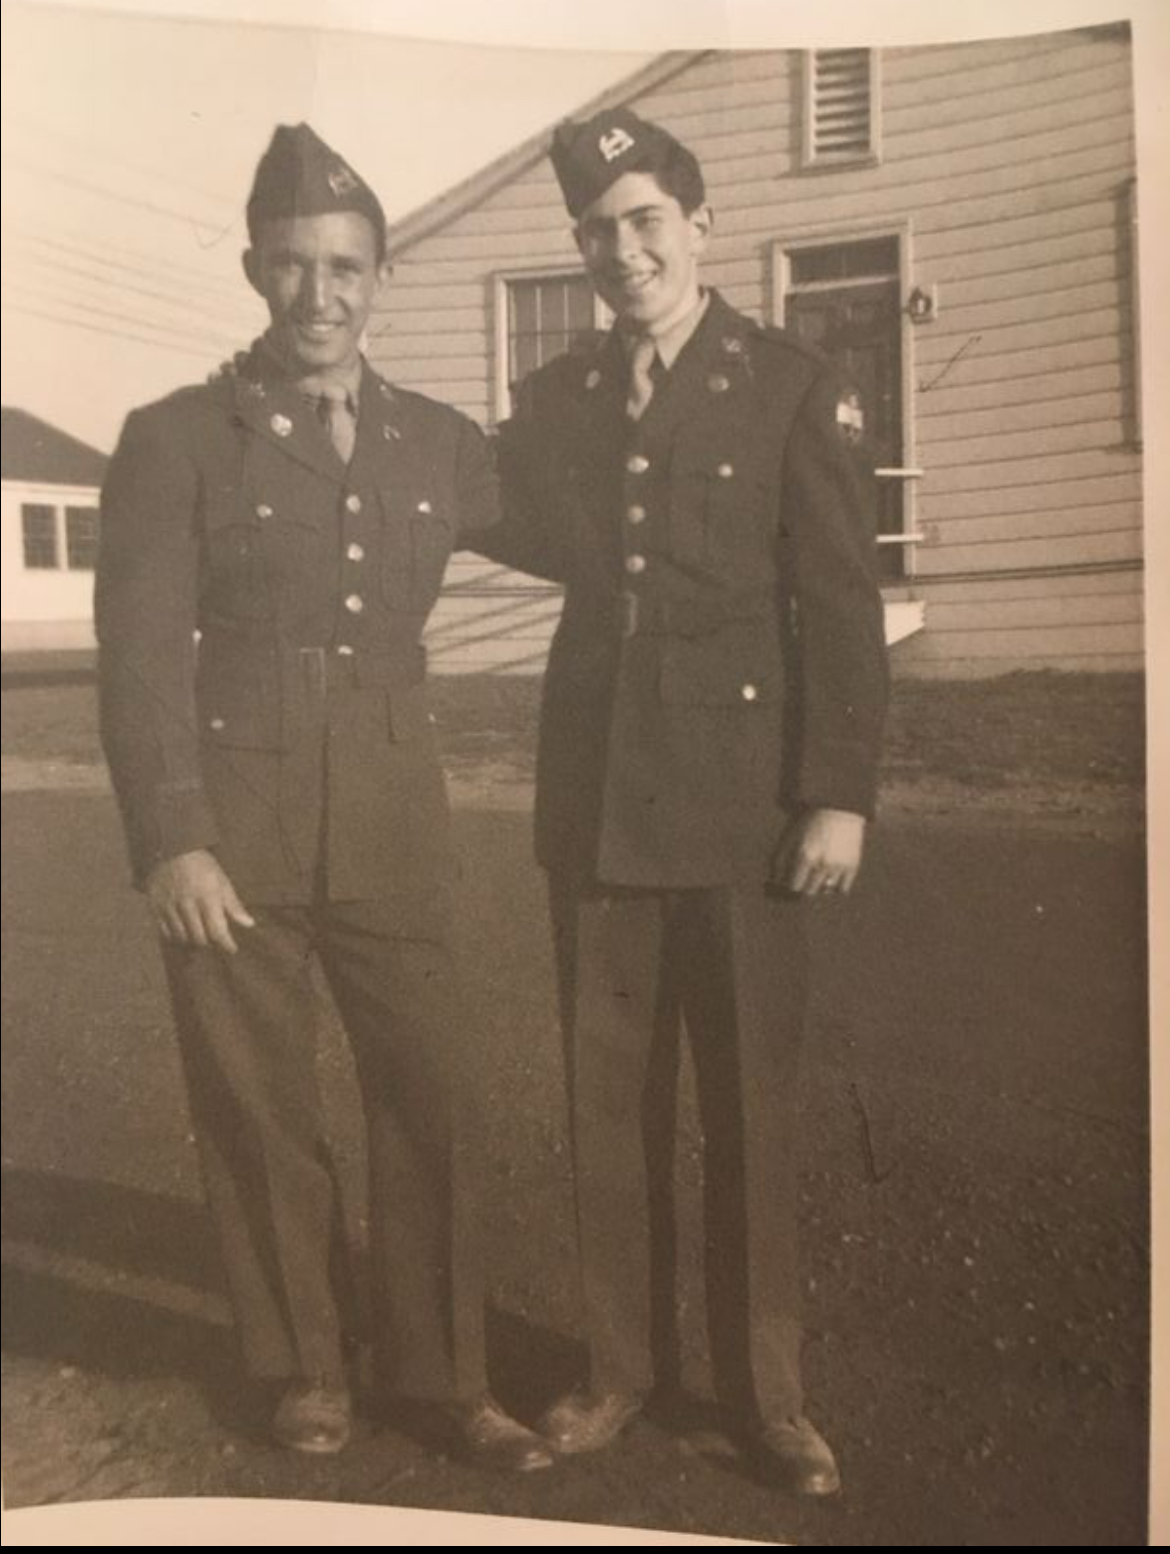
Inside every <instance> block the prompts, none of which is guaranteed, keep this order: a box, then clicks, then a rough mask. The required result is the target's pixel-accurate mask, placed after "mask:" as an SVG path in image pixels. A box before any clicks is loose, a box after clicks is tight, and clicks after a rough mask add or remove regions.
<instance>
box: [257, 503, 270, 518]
mask: <svg viewBox="0 0 1170 1554" xmlns="http://www.w3.org/2000/svg"><path fill="white" fill-rule="evenodd" d="M256 516H257V518H271V517H272V509H271V507H269V505H268V503H267V502H258V503H257V504H256Z"/></svg>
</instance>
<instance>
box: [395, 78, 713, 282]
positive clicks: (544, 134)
mask: <svg viewBox="0 0 1170 1554" xmlns="http://www.w3.org/2000/svg"><path fill="white" fill-rule="evenodd" d="M714 52H715V50H713V49H690V50H682V49H673V50H671V51H670V52H669V53H666V54H660V55H659V56H658V58H657V59H654V60H651V62H650V63H649V64H648V65H643V66H642V68H641V69H640V70H637V71H635V72H634V74H633V75H631V76H626V77H625V78H624V79H623V80H621V81H618V82H615V84H614V85H613V86H608V87H606V89H605V91H604V92H601V93H599V94H598V95H597V96H596V97H594V98H591V99H590V101H589V102H587V103H583V104H582V105H581V107H579V108H577V109H575V110H574V112H573V115H572V117H573V118H577V119H588V118H591V117H592V116H593V114H595V113H600V112H601V110H602V109H603V108H612V107H614V106H615V105H616V104H618V103H628V102H629V101H630V99H631V98H633V97H637V96H638V95H639V94H640V93H642V92H648V91H650V90H652V89H653V88H654V87H656V86H661V85H662V83H663V82H665V81H669V80H671V79H672V78H673V77H674V76H676V75H678V74H680V73H681V72H682V71H684V70H687V69H689V67H690V66H691V65H693V64H695V63H696V61H698V60H700V59H703V58H705V57H706V56H707V55H708V54H711V53H714ZM554 127H555V126H554V125H552V124H550V125H548V126H547V127H546V128H545V129H542V130H540V131H539V132H538V133H537V134H535V135H530V136H529V138H528V139H527V140H524V141H521V143H520V144H519V145H518V146H515V147H513V149H512V150H511V151H505V153H504V154H503V156H500V157H497V158H496V159H495V161H494V162H489V163H488V164H487V166H486V167H481V168H480V170H479V171H478V172H476V173H472V174H471V175H470V176H469V177H467V178H464V179H462V180H461V181H460V182H459V183H457V184H453V185H452V186H451V187H450V188H449V189H446V190H444V191H443V193H442V194H439V195H436V197H435V198H434V199H431V200H428V201H427V202H426V204H425V205H420V206H418V207H417V208H416V209H415V210H413V211H410V212H408V214H407V215H405V216H403V217H401V218H400V220H398V221H395V222H392V223H391V225H390V228H389V230H388V233H387V247H388V249H389V251H390V255H391V257H392V258H397V257H398V256H399V255H400V254H402V253H404V252H405V250H406V249H408V248H410V247H411V245H412V244H414V243H417V242H420V241H421V240H422V239H423V238H424V237H429V236H430V235H431V233H432V232H435V231H437V230H438V229H439V228H440V227H444V226H446V225H447V223H448V222H449V221H454V220H455V219H456V217H458V216H461V215H462V214H463V212H464V211H466V210H469V209H471V207H472V206H475V205H478V204H479V203H480V201H481V200H485V199H486V198H487V197H488V195H490V194H494V193H495V191H496V190H497V189H498V188H500V187H501V186H502V185H503V184H506V183H510V182H511V180H512V179H513V178H518V177H519V176H520V174H521V173H523V172H526V171H527V169H528V168H529V167H531V166H532V165H533V163H535V162H539V161H540V160H541V158H542V157H546V156H547V155H548V150H549V146H550V145H551V144H552V134H553V129H554Z"/></svg>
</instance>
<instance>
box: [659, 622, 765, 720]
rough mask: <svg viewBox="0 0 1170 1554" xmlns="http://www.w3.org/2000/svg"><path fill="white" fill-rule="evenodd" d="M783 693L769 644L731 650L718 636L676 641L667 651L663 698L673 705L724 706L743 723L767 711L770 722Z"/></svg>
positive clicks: (662, 677) (661, 681)
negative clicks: (772, 710)
mask: <svg viewBox="0 0 1170 1554" xmlns="http://www.w3.org/2000/svg"><path fill="white" fill-rule="evenodd" d="M783 693H784V679H783V673H782V670H781V665H780V659H779V653H778V651H777V649H776V647H775V646H774V645H773V644H772V643H770V642H769V643H764V642H761V643H760V645H759V647H758V648H755V649H754V650H753V649H752V648H751V647H745V646H744V645H743V644H742V643H736V644H734V645H733V646H731V647H728V646H725V645H724V644H723V642H722V641H721V640H720V635H719V634H715V635H712V636H709V637H705V638H698V639H693V640H677V639H676V640H673V641H671V642H670V643H669V644H668V645H667V647H666V649H665V651H664V654H663V660H662V668H661V672H660V677H659V694H660V696H661V698H662V700H663V701H664V702H665V703H667V704H668V705H670V706H676V707H695V708H699V707H710V708H720V709H723V710H725V711H727V712H729V713H738V714H739V715H740V717H741V718H742V719H743V720H744V721H747V720H749V719H752V718H754V717H756V715H757V714H760V713H763V714H765V715H767V716H768V718H769V721H770V709H774V708H775V707H776V705H777V704H778V703H779V702H780V700H781V699H782V697H783Z"/></svg>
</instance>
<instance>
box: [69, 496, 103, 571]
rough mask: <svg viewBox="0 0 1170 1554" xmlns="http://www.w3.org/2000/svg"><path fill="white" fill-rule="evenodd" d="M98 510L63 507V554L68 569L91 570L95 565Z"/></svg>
mask: <svg viewBox="0 0 1170 1554" xmlns="http://www.w3.org/2000/svg"><path fill="white" fill-rule="evenodd" d="M97 544H98V510H97V508H96V507H67V508H66V509H65V555H66V560H67V564H68V566H69V569H70V571H73V572H92V571H93V569H94V567H95V566H96V565H97Z"/></svg>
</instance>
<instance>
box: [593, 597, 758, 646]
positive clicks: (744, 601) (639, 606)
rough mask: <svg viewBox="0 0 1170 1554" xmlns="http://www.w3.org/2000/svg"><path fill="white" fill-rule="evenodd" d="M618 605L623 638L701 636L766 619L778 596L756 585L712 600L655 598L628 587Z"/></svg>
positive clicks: (620, 629)
mask: <svg viewBox="0 0 1170 1554" xmlns="http://www.w3.org/2000/svg"><path fill="white" fill-rule="evenodd" d="M615 605H616V613H617V621H618V630H619V632H620V633H621V635H622V636H623V637H701V636H705V635H706V634H707V633H708V632H711V631H718V630H719V628H720V627H721V626H730V625H733V624H734V623H736V622H739V621H745V620H766V619H767V618H768V617H769V615H770V614H772V613H773V612H774V610H775V597H774V595H773V593H772V591H771V590H766V591H765V590H762V589H758V588H756V589H750V590H741V591H738V592H736V593H721V594H719V595H718V596H717V597H714V598H709V599H704V598H692V599H654V598H647V597H646V596H645V595H644V594H638V593H635V592H634V591H633V590H632V589H629V588H626V589H623V590H622V592H621V593H620V594H618V596H617V599H616V600H615Z"/></svg>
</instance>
